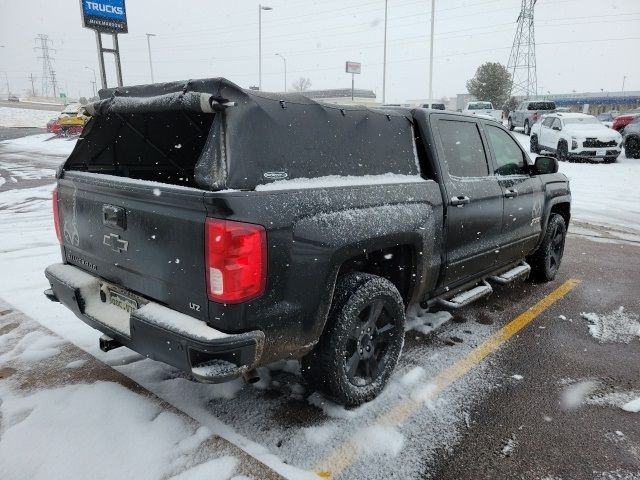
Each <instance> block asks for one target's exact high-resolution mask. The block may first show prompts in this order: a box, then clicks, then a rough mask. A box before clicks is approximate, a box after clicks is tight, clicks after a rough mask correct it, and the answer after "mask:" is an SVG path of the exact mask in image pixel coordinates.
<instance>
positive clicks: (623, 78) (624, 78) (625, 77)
mask: <svg viewBox="0 0 640 480" xmlns="http://www.w3.org/2000/svg"><path fill="white" fill-rule="evenodd" d="M626 80H627V76H626V75H625V76H624V77H622V93H624V82H625V81H626Z"/></svg>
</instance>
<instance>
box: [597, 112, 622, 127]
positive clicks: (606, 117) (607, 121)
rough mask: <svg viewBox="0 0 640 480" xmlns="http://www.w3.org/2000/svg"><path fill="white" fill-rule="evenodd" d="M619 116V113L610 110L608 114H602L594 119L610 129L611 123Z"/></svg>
mask: <svg viewBox="0 0 640 480" xmlns="http://www.w3.org/2000/svg"><path fill="white" fill-rule="evenodd" d="M619 115H620V112H618V111H617V110H611V111H610V112H604V113H601V114H600V115H598V116H597V117H596V118H597V119H598V120H600V122H601V123H602V124H603V125H604V126H605V127H609V128H611V127H612V126H613V121H614V120H615V119H616V117H617V116H619Z"/></svg>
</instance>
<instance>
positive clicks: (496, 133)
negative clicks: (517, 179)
mask: <svg viewBox="0 0 640 480" xmlns="http://www.w3.org/2000/svg"><path fill="white" fill-rule="evenodd" d="M486 132H487V138H488V139H489V144H490V145H491V149H492V150H493V154H494V156H495V158H496V164H497V167H498V168H497V169H496V175H523V174H526V173H527V168H526V162H525V159H524V154H523V153H522V150H520V148H519V147H518V144H517V143H516V141H515V140H514V139H513V138H511V135H509V134H508V133H507V132H505V131H504V130H501V129H500V128H498V127H494V126H491V125H487V126H486Z"/></svg>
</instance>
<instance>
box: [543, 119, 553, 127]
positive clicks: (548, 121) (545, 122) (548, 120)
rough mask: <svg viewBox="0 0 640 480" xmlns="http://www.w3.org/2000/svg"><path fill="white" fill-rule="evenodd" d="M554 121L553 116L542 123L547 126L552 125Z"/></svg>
mask: <svg viewBox="0 0 640 480" xmlns="http://www.w3.org/2000/svg"><path fill="white" fill-rule="evenodd" d="M552 123H553V117H547V118H545V119H544V121H543V122H542V125H544V126H545V127H551V124H552Z"/></svg>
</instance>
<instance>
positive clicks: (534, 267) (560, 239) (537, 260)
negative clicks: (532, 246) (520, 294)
mask: <svg viewBox="0 0 640 480" xmlns="http://www.w3.org/2000/svg"><path fill="white" fill-rule="evenodd" d="M566 238H567V226H566V224H565V222H564V218H562V216H560V215H558V214H557V213H552V214H551V217H550V218H549V223H548V224H547V230H546V232H545V234H544V238H543V239H542V243H541V244H540V246H539V247H538V249H537V250H536V251H535V252H534V253H533V255H531V256H530V257H528V258H527V261H528V262H529V265H531V278H532V279H533V280H535V281H539V282H550V281H551V280H553V279H554V278H555V276H556V273H558V269H559V268H560V264H561V263H562V254H563V253H564V242H565V239H566Z"/></svg>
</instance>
